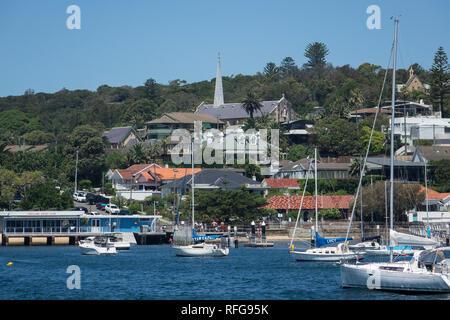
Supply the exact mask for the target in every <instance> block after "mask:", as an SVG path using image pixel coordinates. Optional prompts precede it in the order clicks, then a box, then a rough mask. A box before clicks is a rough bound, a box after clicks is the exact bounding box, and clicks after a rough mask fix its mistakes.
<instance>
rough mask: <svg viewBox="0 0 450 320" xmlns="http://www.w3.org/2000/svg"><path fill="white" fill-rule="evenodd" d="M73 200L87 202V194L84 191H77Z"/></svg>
mask: <svg viewBox="0 0 450 320" xmlns="http://www.w3.org/2000/svg"><path fill="white" fill-rule="evenodd" d="M73 199H74V200H75V201H78V202H86V194H85V193H84V192H83V191H77V192H75V193H74V194H73Z"/></svg>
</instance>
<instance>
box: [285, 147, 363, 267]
mask: <svg viewBox="0 0 450 320" xmlns="http://www.w3.org/2000/svg"><path fill="white" fill-rule="evenodd" d="M314 162H315V163H314V178H315V179H314V180H315V198H316V199H315V200H316V206H315V213H316V216H315V219H316V226H315V229H314V231H315V245H316V246H318V240H319V234H318V231H319V226H318V210H317V149H314ZM310 167H311V164H310ZM307 177H308V176H307ZM307 183H308V179H307V180H306V183H305V187H304V189H303V196H302V201H301V203H300V209H299V213H298V215H297V222H298V219H299V216H300V212H301V208H302V205H303V198H304V196H305V191H306V185H307ZM295 228H297V223H296V225H295ZM294 236H295V229H294V233H293V235H292V240H291V244H290V250H291V251H290V253H291V254H292V255H293V256H294V258H295V260H297V261H322V262H339V261H342V260H345V261H348V260H358V259H362V258H363V256H364V253H360V254H357V253H355V252H353V251H351V250H350V249H349V248H348V247H347V246H345V245H344V244H343V243H340V244H338V245H337V246H336V247H329V246H327V247H322V248H312V249H307V250H306V251H296V250H294V249H295V247H294V246H293V240H294ZM336 240H337V241H340V240H341V239H332V241H333V242H335V241H336ZM330 242H331V241H330Z"/></svg>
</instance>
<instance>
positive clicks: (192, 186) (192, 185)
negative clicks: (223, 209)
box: [191, 141, 194, 228]
mask: <svg viewBox="0 0 450 320" xmlns="http://www.w3.org/2000/svg"><path fill="white" fill-rule="evenodd" d="M191 147H192V152H191V156H192V161H191V162H192V183H191V189H192V228H194V141H192V146H191Z"/></svg>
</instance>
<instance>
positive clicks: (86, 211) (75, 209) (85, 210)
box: [68, 207, 89, 214]
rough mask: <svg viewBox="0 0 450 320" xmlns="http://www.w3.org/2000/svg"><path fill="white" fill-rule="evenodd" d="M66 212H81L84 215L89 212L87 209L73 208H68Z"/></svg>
mask: <svg viewBox="0 0 450 320" xmlns="http://www.w3.org/2000/svg"><path fill="white" fill-rule="evenodd" d="M68 210H69V211H83V212H84V213H86V214H87V213H88V212H89V210H88V209H87V208H84V207H75V208H70V209H68Z"/></svg>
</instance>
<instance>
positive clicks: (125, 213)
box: [119, 209, 131, 216]
mask: <svg viewBox="0 0 450 320" xmlns="http://www.w3.org/2000/svg"><path fill="white" fill-rule="evenodd" d="M119 214H120V215H123V216H131V211H130V210H126V209H122V210H120V212H119Z"/></svg>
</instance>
